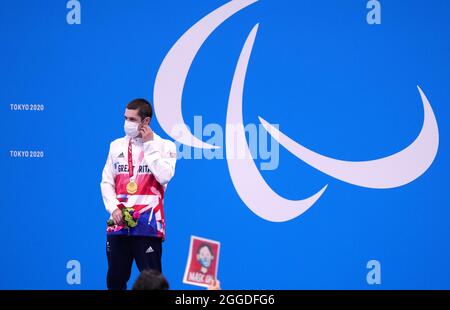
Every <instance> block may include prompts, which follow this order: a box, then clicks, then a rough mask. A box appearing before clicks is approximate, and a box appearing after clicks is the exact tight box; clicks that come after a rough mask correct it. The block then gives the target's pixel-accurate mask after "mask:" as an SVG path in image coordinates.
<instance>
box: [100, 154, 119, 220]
mask: <svg viewBox="0 0 450 310" xmlns="http://www.w3.org/2000/svg"><path fill="white" fill-rule="evenodd" d="M100 188H101V190H102V197H103V203H104V204H105V208H106V210H107V211H108V212H109V214H112V213H113V212H114V211H115V210H116V209H117V205H118V204H120V202H119V201H118V200H117V198H116V187H115V181H114V168H113V165H112V159H111V147H110V149H109V154H108V159H107V160H106V164H105V167H104V168H103V173H102V182H101V183H100Z"/></svg>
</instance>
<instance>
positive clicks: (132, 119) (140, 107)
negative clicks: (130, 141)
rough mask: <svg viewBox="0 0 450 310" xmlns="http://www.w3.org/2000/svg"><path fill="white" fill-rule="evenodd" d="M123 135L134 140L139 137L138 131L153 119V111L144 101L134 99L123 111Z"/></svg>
mask: <svg viewBox="0 0 450 310" xmlns="http://www.w3.org/2000/svg"><path fill="white" fill-rule="evenodd" d="M124 116H125V125H124V130H125V133H126V134H127V135H128V136H130V137H132V138H134V137H137V136H139V134H140V130H141V128H142V127H144V126H148V125H149V124H150V121H151V120H152V117H153V109H152V106H151V105H150V103H149V102H148V101H147V100H145V99H141V98H139V99H134V100H132V101H130V102H129V103H128V104H127V107H126V109H125V115H124Z"/></svg>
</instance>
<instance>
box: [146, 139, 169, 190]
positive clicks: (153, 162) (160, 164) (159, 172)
mask: <svg viewBox="0 0 450 310" xmlns="http://www.w3.org/2000/svg"><path fill="white" fill-rule="evenodd" d="M158 143H162V144H161V145H158ZM144 156H145V160H146V162H147V163H148V165H149V168H150V171H151V172H152V174H153V175H154V176H155V178H156V180H157V181H158V182H159V184H161V185H166V184H167V183H169V181H170V180H171V179H172V177H173V175H174V174H175V163H176V161H177V153H176V147H175V143H173V142H171V141H168V140H162V141H155V140H152V141H147V142H145V143H144Z"/></svg>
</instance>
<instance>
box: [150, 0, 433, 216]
mask: <svg viewBox="0 0 450 310" xmlns="http://www.w3.org/2000/svg"><path fill="white" fill-rule="evenodd" d="M255 2H257V0H233V1H230V2H228V3H226V4H225V5H223V6H221V7H219V8H218V9H216V10H215V11H213V12H211V13H210V14H208V15H207V16H205V17H204V18H202V19H201V20H200V21H198V22H197V23H196V24H195V25H193V26H192V27H191V28H190V29H189V30H188V31H186V32H185V33H184V34H183V35H182V36H181V37H180V39H179V40H178V41H177V42H176V43H175V44H174V45H173V47H172V48H171V49H170V51H169V52H168V54H167V55H166V57H165V58H164V60H163V62H162V64H161V66H160V68H159V71H158V74H157V77H156V81H155V88H154V105H155V113H156V115H157V116H158V121H159V123H160V125H161V127H162V128H163V130H164V131H165V132H166V133H167V134H168V135H169V136H171V137H172V138H173V139H175V140H177V141H178V142H180V143H183V144H185V145H188V146H191V147H197V148H203V149H213V148H217V146H214V145H211V144H208V143H205V142H203V141H201V140H200V139H198V138H196V137H195V136H193V135H192V134H191V132H190V130H189V129H188V128H187V126H186V124H185V122H184V120H183V116H182V114H181V100H182V93H183V88H184V84H185V80H186V77H187V74H188V71H189V69H190V67H191V64H192V62H193V60H194V58H195V56H196V55H197V53H198V51H199V49H200V48H201V46H202V45H203V43H204V42H205V41H206V39H207V38H208V37H209V35H211V34H212V33H213V32H214V30H215V29H216V28H217V27H219V26H220V25H221V24H222V23H223V22H224V21H225V20H227V19H228V18H230V17H231V16H232V15H234V14H235V13H236V12H238V11H240V10H242V9H244V8H245V7H247V6H249V5H251V4H253V3H255ZM257 31H258V24H256V25H255V26H254V28H253V29H252V30H251V32H250V34H249V35H248V37H247V40H246V42H245V44H244V46H243V48H242V51H241V54H240V57H239V60H238V63H237V66H236V69H235V73H234V77H233V81H232V86H231V90H230V95H229V100H228V110H227V118H226V124H227V127H226V137H225V140H226V141H225V142H226V144H225V145H226V153H227V154H228V153H229V152H230V151H231V150H233V149H234V148H235V147H236V145H238V146H245V147H244V149H245V152H246V153H247V154H246V155H247V156H244V157H245V158H234V157H232V156H227V164H228V169H229V172H230V175H231V179H232V182H233V185H234V187H235V189H236V191H237V193H238V194H239V196H240V198H241V199H242V201H243V202H244V203H245V204H246V205H247V207H248V208H250V210H252V211H253V212H254V213H255V214H256V215H258V216H260V217H261V218H263V219H265V220H268V221H273V222H283V221H289V220H291V219H293V218H295V217H297V216H299V215H301V214H302V213H304V212H305V211H306V210H308V209H309V208H310V207H311V206H312V205H313V204H314V203H315V202H316V201H317V200H318V199H319V198H320V197H321V196H322V195H323V193H324V192H325V190H326V189H327V186H328V185H325V186H324V187H323V188H322V189H321V190H320V191H318V192H317V193H315V194H313V195H312V196H310V197H308V198H305V199H303V200H288V199H285V198H283V197H281V196H279V195H278V194H277V193H275V192H274V191H273V190H272V189H271V187H270V186H269V185H268V184H267V183H266V182H265V181H264V179H263V177H262V176H261V173H260V171H259V170H258V168H257V166H256V165H255V162H254V160H253V158H252V156H251V155H250V154H249V149H248V145H247V141H246V137H245V132H244V125H243V117H242V100H243V90H244V81H245V76H246V71H247V65H248V62H249V59H250V55H251V52H252V48H253V43H254V41H255V38H256V34H257ZM418 90H419V93H420V96H421V98H422V103H423V109H424V120H423V125H422V129H421V131H420V133H419V135H418V136H417V138H416V139H415V140H414V141H413V142H412V143H411V144H410V145H409V146H408V147H406V148H405V149H403V150H401V151H399V152H397V153H395V154H392V155H390V156H387V157H384V158H379V159H376V160H369V161H343V160H337V159H334V158H330V157H326V156H324V155H321V154H318V153H316V152H314V151H312V150H310V149H307V148H305V147H304V146H302V145H301V144H299V143H297V142H295V141H293V140H292V139H290V138H289V137H288V136H286V135H285V134H283V133H282V132H280V131H279V130H278V129H277V128H275V127H274V126H272V125H271V124H270V123H269V122H267V121H266V120H264V119H263V118H262V117H259V120H260V122H261V124H262V125H263V126H264V128H265V129H266V130H267V132H268V133H269V134H270V135H271V136H272V137H273V138H274V139H275V140H276V141H278V142H279V143H280V144H281V145H282V146H284V147H285V148H286V149H287V150H288V151H289V152H291V153H292V154H293V155H295V156H296V157H298V158H299V159H301V160H302V161H304V162H305V163H307V164H309V165H311V166H312V167H314V168H316V169H317V170H319V171H321V172H323V173H325V174H327V175H329V176H331V177H333V178H336V179H339V180H341V181H344V182H347V183H349V184H353V185H357V186H362V187H366V188H374V189H389V188H395V187H399V186H402V185H405V184H408V183H410V182H412V181H414V180H415V179H417V178H418V177H420V176H421V175H422V174H423V173H424V172H425V171H426V170H427V169H428V168H429V167H430V165H431V164H432V163H433V160H434V158H435V157H436V154H437V151H438V146H439V130H438V126H437V122H436V118H435V116H434V113H433V110H432V108H431V106H430V103H429V102H428V99H427V98H426V96H425V94H424V93H423V92H422V90H421V89H420V87H418ZM229 124H233V126H234V129H233V134H231V132H230V130H229ZM236 124H237V125H238V130H237V134H236ZM174 128H177V132H178V133H180V132H181V135H177V136H176V137H175V136H174V134H173V132H174Z"/></svg>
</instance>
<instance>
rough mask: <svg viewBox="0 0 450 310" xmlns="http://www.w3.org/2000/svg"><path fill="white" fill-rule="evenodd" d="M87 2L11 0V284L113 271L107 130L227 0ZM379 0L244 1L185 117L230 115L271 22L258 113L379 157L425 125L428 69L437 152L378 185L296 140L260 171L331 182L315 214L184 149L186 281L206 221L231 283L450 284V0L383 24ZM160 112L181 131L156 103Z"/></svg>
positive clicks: (407, 9)
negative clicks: (254, 197)
mask: <svg viewBox="0 0 450 310" xmlns="http://www.w3.org/2000/svg"><path fill="white" fill-rule="evenodd" d="M80 2H81V14H82V15H81V24H80V25H69V24H67V22H66V14H67V13H68V11H69V10H68V9H66V1H62V0H60V1H36V0H34V1H25V0H15V1H7V0H0V85H1V91H0V103H1V112H2V116H3V120H2V122H0V129H1V133H2V138H1V145H0V148H1V153H0V154H1V156H2V158H1V161H0V165H1V166H0V167H1V171H2V174H3V176H2V181H1V191H2V192H1V194H2V195H1V196H2V202H1V203H0V204H1V209H2V213H3V214H2V217H1V218H2V224H1V226H2V234H1V235H0V244H1V250H0V251H1V255H0V265H1V266H2V269H1V271H0V288H1V289H104V288H105V287H106V284H105V275H106V256H105V221H106V220H107V213H106V211H105V210H104V207H103V203H102V199H101V194H100V187H99V183H100V180H101V171H102V168H103V165H104V163H105V160H106V156H107V152H108V147H109V143H110V141H112V140H114V139H115V138H117V137H120V136H122V135H123V111H124V107H125V105H126V103H127V102H129V101H130V100H131V99H133V98H135V97H145V98H148V99H149V100H152V96H153V84H154V80H155V77H156V73H157V70H158V68H159V66H160V64H161V61H162V60H163V59H164V56H165V55H166V53H167V52H168V50H169V49H170V47H171V46H172V45H173V44H174V43H175V42H176V40H177V39H178V38H179V37H180V36H181V35H182V34H183V33H184V32H185V31H186V30H187V29H188V28H189V27H191V26H192V25H193V24H194V23H195V22H197V21H198V20H199V19H201V18H202V17H204V16H205V15H207V14H208V13H210V12H211V11H213V10H214V9H216V8H218V7H219V6H220V5H222V4H224V3H226V2H227V1H222V0H195V1H193V0H190V1H187V0H183V1H181V0H180V1H172V0H171V1H167V0H164V1H144V0H133V1H118V0H117V1H80ZM366 3H367V1H363V0H354V1H337V0H336V1H334V0H333V1H332V0H327V1H304V0H301V1H293V0H292V1H288V0H276V1H275V0H260V1H259V2H257V3H256V4H254V5H251V6H250V7H248V8H246V9H244V10H242V11H241V12H239V13H237V14H236V15H235V16H233V17H231V18H230V19H229V20H227V21H226V22H225V23H224V24H223V25H221V26H220V27H219V28H218V29H217V31H215V32H214V33H213V34H212V36H211V37H210V38H209V39H208V40H207V41H206V43H205V45H204V46H203V47H202V49H201V50H200V52H199V54H198V55H197V57H196V59H195V61H194V63H193V66H192V67H191V70H190V72H189V75H188V79H187V82H186V87H185V91H184V97H183V115H184V118H185V120H186V122H187V124H189V125H191V126H192V125H193V117H194V116H195V115H201V116H202V117H203V122H204V123H218V124H221V125H222V126H223V125H224V124H225V117H226V110H227V102H228V94H229V90H230V85H231V79H232V76H233V73H234V69H235V66H236V62H237V59H238V57H239V53H240V51H241V48H242V45H243V43H244V41H245V39H246V37H247V34H248V32H249V31H250V29H251V28H252V27H253V25H254V24H255V23H257V22H259V23H260V28H259V32H258V36H257V39H256V43H255V46H254V49H253V54H252V59H251V61H250V66H249V71H248V74H247V80H246V90H245V98H246V99H245V103H244V121H245V123H256V124H257V123H258V118H257V117H258V115H260V116H262V117H263V118H265V119H267V120H269V121H273V122H277V123H279V124H280V128H281V129H282V131H283V132H285V133H288V134H289V135H290V136H291V137H292V138H293V139H294V140H296V141H299V142H300V143H302V144H303V145H305V146H307V147H309V148H311V149H313V150H315V151H317V152H319V153H322V154H326V155H327V156H331V157H335V158H340V159H345V160H367V159H374V158H378V157H383V156H387V155H390V154H392V153H394V152H397V151H398V150H400V149H403V148H404V147H406V146H407V145H409V144H410V143H411V142H412V141H413V140H414V139H415V137H416V136H417V134H418V133H419V131H420V128H421V126H422V122H423V108H422V104H421V100H420V97H419V95H418V92H417V89H416V85H420V86H421V87H422V89H423V90H424V92H425V94H426V95H427V97H428V99H429V100H430V103H431V105H432V107H433V109H434V112H435V115H436V118H437V121H438V125H439V131H440V146H439V151H438V154H437V157H436V158H435V161H434V163H433V165H432V166H431V167H430V169H429V170H428V171H427V172H426V173H425V174H424V175H423V176H422V177H420V178H419V179H417V180H416V181H414V182H412V183H410V184H408V185H406V186H403V187H400V188H396V189H390V190H373V189H366V188H361V187H356V186H352V185H349V184H346V183H344V182H341V181H338V180H335V179H333V178H331V177H329V176H327V175H325V174H322V173H321V172H319V171H317V170H315V169H314V168H312V167H310V166H308V165H306V164H305V163H303V162H302V161H300V160H299V159H297V158H295V157H294V156H293V155H291V154H290V153H289V152H287V151H286V150H285V149H284V148H282V147H280V163H279V167H278V169H276V170H273V171H261V173H262V175H263V176H264V178H265V180H266V181H267V183H268V184H269V185H270V186H271V187H272V188H273V190H275V191H276V192H278V193H279V194H280V195H282V196H284V197H286V198H289V199H302V198H304V197H307V196H309V195H311V193H313V192H316V191H317V190H319V189H320V188H321V187H322V186H323V185H324V184H329V188H328V190H327V192H326V193H325V195H324V196H323V197H322V198H321V199H320V200H319V201H318V202H317V203H316V204H315V205H314V207H312V208H311V209H310V210H309V211H308V212H306V213H305V214H303V215H302V216H300V217H298V218H296V219H294V220H291V221H288V222H285V223H272V222H268V221H265V220H263V219H261V218H259V217H257V216H256V215H254V214H253V213H252V212H251V211H250V210H249V209H248V208H247V207H246V206H245V204H244V203H243V202H242V201H241V200H240V198H239V196H238V195H237V193H236V191H235V189H234V187H233V184H232V182H231V179H230V176H229V173H228V168H227V164H226V161H225V160H206V159H202V160H185V159H180V160H179V161H178V163H177V171H176V175H175V178H174V179H173V180H172V182H171V183H170V184H169V187H168V191H167V195H166V201H165V204H166V207H165V208H166V220H167V241H166V242H165V244H164V255H163V268H164V272H165V274H166V276H167V277H168V279H169V282H170V283H171V287H172V288H176V289H188V288H189V289H190V288H194V287H192V286H188V285H184V284H182V276H183V272H184V267H185V264H186V257H187V252H188V247H189V238H190V235H197V236H202V237H205V238H210V239H214V240H218V241H220V242H221V250H222V252H221V261H220V264H219V279H220V280H221V281H222V286H223V287H224V288H228V289H241V288H255V289H278V288H280V289H376V288H383V289H422V288H423V289H432V288H434V289H437V288H445V289H450V264H449V261H450V225H449V217H450V205H449V194H448V190H449V181H448V177H449V172H450V159H449V152H450V148H449V137H448V135H449V133H450V128H449V120H450V109H449V103H450V57H449V55H450V40H449V38H450V19H449V14H450V1H447V0H433V1H418V0H409V1H406V0H397V1H381V4H382V11H381V12H382V23H381V24H380V25H369V24H368V23H367V22H366V15H367V13H368V12H369V10H368V9H366ZM279 76H282V77H283V78H282V79H280V78H276V77H279ZM11 104H42V105H44V106H45V109H44V111H42V112H36V111H16V110H12V109H11V108H10V105H11ZM151 125H152V128H153V129H154V130H155V132H157V133H158V134H160V135H161V136H163V137H167V135H166V134H165V133H164V132H163V131H162V130H161V129H160V127H159V125H158V120H157V118H155V119H154V120H153V122H152V124H151ZM11 150H41V151H44V154H45V156H44V158H17V157H12V156H11V153H10V151H11ZM372 259H376V260H378V261H380V263H381V266H382V284H381V285H378V286H370V285H368V284H367V282H366V274H367V272H368V271H369V270H368V269H367V268H366V263H367V262H368V261H369V260H372ZM69 260H78V261H79V262H80V264H81V284H80V285H69V284H68V283H67V282H66V274H67V272H69V269H67V268H66V263H67V262H68V261H69ZM136 274H137V273H136V271H135V272H134V273H133V278H132V280H134V277H135V276H136Z"/></svg>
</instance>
